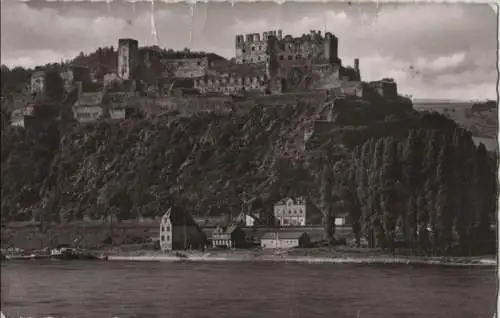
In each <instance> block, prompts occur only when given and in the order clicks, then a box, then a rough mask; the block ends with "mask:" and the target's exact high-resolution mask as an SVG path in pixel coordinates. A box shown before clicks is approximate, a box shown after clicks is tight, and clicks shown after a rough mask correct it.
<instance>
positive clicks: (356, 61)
mask: <svg viewBox="0 0 500 318" xmlns="http://www.w3.org/2000/svg"><path fill="white" fill-rule="evenodd" d="M354 70H355V71H356V73H358V74H359V59H354Z"/></svg>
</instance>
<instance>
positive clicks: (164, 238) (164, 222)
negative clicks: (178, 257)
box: [160, 208, 172, 252]
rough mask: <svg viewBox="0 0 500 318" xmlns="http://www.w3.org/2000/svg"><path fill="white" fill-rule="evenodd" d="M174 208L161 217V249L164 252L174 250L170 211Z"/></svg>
mask: <svg viewBox="0 0 500 318" xmlns="http://www.w3.org/2000/svg"><path fill="white" fill-rule="evenodd" d="M171 211H172V208H170V209H168V211H167V212H165V214H164V215H163V217H162V218H161V223H160V249H161V250H162V251H163V252H166V251H171V250H172V222H171V220H170V213H171Z"/></svg>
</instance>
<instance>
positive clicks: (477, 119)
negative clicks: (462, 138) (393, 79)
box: [413, 99, 498, 149]
mask: <svg viewBox="0 0 500 318" xmlns="http://www.w3.org/2000/svg"><path fill="white" fill-rule="evenodd" d="M487 105H489V107H484V106H487ZM495 105H496V103H495V102H494V101H485V102H474V101H449V100H441V101H437V100H430V99H429V100H422V99H419V100H414V101H413V107H414V108H415V109H416V110H420V111H434V112H437V113H440V114H443V115H445V116H446V117H448V118H450V119H452V120H454V121H455V122H456V123H458V124H459V125H460V126H462V127H464V128H465V129H467V130H469V131H471V132H472V134H473V136H474V137H482V138H490V139H491V138H496V136H497V132H498V114H497V110H496V107H495ZM489 149H491V148H489Z"/></svg>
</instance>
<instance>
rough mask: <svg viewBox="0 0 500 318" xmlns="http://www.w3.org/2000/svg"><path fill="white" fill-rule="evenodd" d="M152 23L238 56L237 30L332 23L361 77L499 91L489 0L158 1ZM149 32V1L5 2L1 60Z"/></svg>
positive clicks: (477, 94)
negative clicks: (422, 0)
mask: <svg viewBox="0 0 500 318" xmlns="http://www.w3.org/2000/svg"><path fill="white" fill-rule="evenodd" d="M191 10H193V12H194V16H192V15H191ZM155 21H156V29H157V33H158V37H159V44H160V46H162V47H165V48H172V49H183V48H185V47H189V48H191V49H193V50H204V51H212V52H215V53H218V54H220V55H223V56H225V57H232V56H233V55H234V36H235V34H236V33H250V32H262V31H267V30H273V29H277V28H280V29H282V30H283V33H284V34H292V35H295V36H299V35H301V34H302V33H305V32H309V30H312V29H318V30H321V31H323V30H325V27H326V30H327V31H330V32H332V33H334V34H335V35H336V36H337V37H338V38H339V55H340V58H341V59H342V60H343V63H344V64H346V65H352V61H353V60H354V58H356V57H358V58H360V68H361V75H362V77H363V79H364V80H375V79H380V78H382V77H393V78H395V79H396V80H397V82H398V85H399V90H400V92H401V93H404V94H411V95H413V96H414V97H415V98H444V99H462V100H466V99H484V98H492V99H496V78H497V71H496V45H497V33H496V29H497V25H496V15H495V13H494V11H493V10H492V8H491V7H490V6H489V5H477V4H476V5H473V4H448V5H446V4H425V5H424V4H398V5H394V4H381V5H379V8H378V10H377V7H376V5H375V4H371V3H366V4H356V3H353V4H352V5H349V4H340V3H335V4H334V3H319V4H311V3H308V4H304V3H302V4H299V3H291V2H289V3H285V4H284V5H278V4H275V3H247V4H243V3H235V4H234V6H232V5H231V3H230V2H226V3H209V4H204V3H198V4H196V6H195V7H194V8H193V9H192V7H190V6H189V5H188V4H184V3H183V4H156V5H155ZM190 33H191V36H190ZM152 34H153V32H152V23H151V4H149V3H137V4H135V7H134V5H132V4H130V3H126V2H123V1H115V2H113V3H111V4H106V3H95V2H94V3H91V2H79V3H57V2H53V3H50V2H47V1H31V2H26V3H23V2H20V1H15V0H13V1H10V0H5V1H4V2H2V8H1V60H2V64H6V65H8V66H9V67H11V66H16V65H22V66H35V65H39V64H45V63H48V62H55V61H60V60H61V59H66V58H72V57H74V56H76V55H77V54H78V53H79V52H80V51H83V52H92V51H94V50H95V49H96V48H97V47H99V46H111V45H114V46H115V47H116V44H117V42H118V38H120V37H132V38H136V39H138V40H139V42H140V45H151V44H154V43H155V41H154V37H153V35H152ZM190 38H191V42H190Z"/></svg>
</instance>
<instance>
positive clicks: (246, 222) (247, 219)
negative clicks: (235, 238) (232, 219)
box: [236, 212, 258, 227]
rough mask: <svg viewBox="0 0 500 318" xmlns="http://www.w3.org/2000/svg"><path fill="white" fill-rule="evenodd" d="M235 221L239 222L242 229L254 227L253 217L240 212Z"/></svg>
mask: <svg viewBox="0 0 500 318" xmlns="http://www.w3.org/2000/svg"><path fill="white" fill-rule="evenodd" d="M256 217H258V215H256ZM236 221H237V222H239V223H240V224H241V225H242V226H244V227H253V226H255V217H254V216H252V215H250V214H247V213H244V212H241V213H240V215H238V217H237V218H236Z"/></svg>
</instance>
